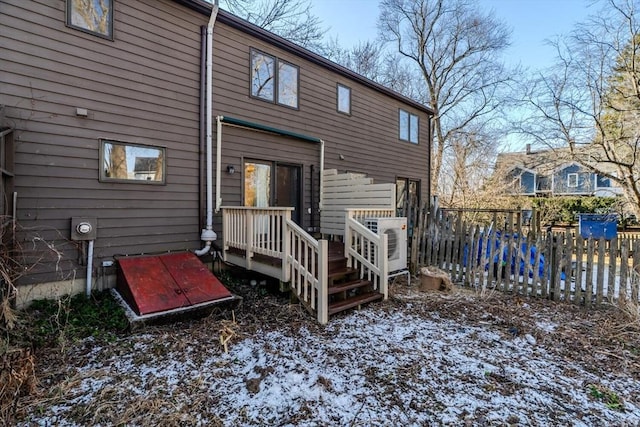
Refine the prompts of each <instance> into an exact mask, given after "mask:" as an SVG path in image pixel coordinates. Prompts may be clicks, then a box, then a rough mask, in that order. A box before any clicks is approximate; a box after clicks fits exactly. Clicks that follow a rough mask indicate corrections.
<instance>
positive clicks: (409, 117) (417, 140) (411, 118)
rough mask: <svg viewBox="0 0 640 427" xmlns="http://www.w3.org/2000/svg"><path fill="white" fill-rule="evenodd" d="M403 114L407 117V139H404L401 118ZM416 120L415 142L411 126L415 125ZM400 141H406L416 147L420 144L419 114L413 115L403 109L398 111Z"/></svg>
mask: <svg viewBox="0 0 640 427" xmlns="http://www.w3.org/2000/svg"><path fill="white" fill-rule="evenodd" d="M403 113H404V114H406V115H407V138H403V137H402V123H401V116H402V114H403ZM414 120H415V124H416V135H415V136H416V138H415V141H414V140H413V139H412V138H411V124H412V123H414ZM398 139H399V140H400V141H406V142H410V143H411V144H416V145H417V144H419V143H420V117H419V116H418V115H417V114H413V113H411V112H410V111H408V110H405V109H402V108H399V109H398Z"/></svg>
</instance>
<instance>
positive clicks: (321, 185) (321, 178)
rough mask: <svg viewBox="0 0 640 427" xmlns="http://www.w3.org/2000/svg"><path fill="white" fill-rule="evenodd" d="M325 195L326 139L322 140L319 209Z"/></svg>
mask: <svg viewBox="0 0 640 427" xmlns="http://www.w3.org/2000/svg"><path fill="white" fill-rule="evenodd" d="M323 197H324V139H321V140H320V200H319V201H318V209H320V210H322V202H323Z"/></svg>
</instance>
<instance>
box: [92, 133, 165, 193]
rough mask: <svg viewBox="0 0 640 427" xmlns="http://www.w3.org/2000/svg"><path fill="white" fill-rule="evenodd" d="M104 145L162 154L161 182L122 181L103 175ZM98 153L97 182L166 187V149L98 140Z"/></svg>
mask: <svg viewBox="0 0 640 427" xmlns="http://www.w3.org/2000/svg"><path fill="white" fill-rule="evenodd" d="M105 144H118V145H125V146H133V147H140V148H151V149H154V150H159V151H161V152H162V158H163V161H162V180H161V181H151V180H144V179H122V178H109V177H108V176H106V175H105V170H104V161H105V158H104V154H105V153H104V147H105ZM99 150H100V152H99V153H98V159H99V160H98V161H99V170H98V181H100V182H104V183H120V184H121V183H124V184H142V185H167V148H166V147H162V146H159V145H150V144H139V143H137V142H127V141H120V140H117V139H107V138H105V139H100V148H99Z"/></svg>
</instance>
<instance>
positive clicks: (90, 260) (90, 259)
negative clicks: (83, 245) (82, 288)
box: [86, 240, 93, 298]
mask: <svg viewBox="0 0 640 427" xmlns="http://www.w3.org/2000/svg"><path fill="white" fill-rule="evenodd" d="M92 273H93V240H89V249H88V250H87V284H86V287H87V291H86V292H87V298H89V297H90V296H91V288H92V287H93V284H92V275H93V274H92Z"/></svg>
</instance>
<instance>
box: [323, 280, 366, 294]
mask: <svg viewBox="0 0 640 427" xmlns="http://www.w3.org/2000/svg"><path fill="white" fill-rule="evenodd" d="M368 286H371V282H370V281H369V280H353V281H351V282H347V283H341V284H340V285H336V286H329V295H333V294H337V293H340V292H344V291H348V290H351V289H358V288H365V287H368Z"/></svg>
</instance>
